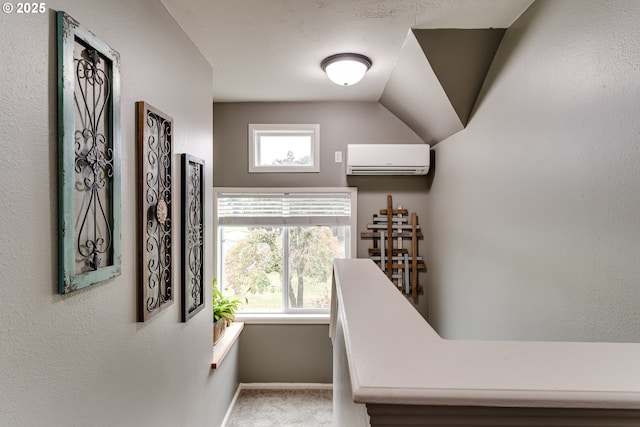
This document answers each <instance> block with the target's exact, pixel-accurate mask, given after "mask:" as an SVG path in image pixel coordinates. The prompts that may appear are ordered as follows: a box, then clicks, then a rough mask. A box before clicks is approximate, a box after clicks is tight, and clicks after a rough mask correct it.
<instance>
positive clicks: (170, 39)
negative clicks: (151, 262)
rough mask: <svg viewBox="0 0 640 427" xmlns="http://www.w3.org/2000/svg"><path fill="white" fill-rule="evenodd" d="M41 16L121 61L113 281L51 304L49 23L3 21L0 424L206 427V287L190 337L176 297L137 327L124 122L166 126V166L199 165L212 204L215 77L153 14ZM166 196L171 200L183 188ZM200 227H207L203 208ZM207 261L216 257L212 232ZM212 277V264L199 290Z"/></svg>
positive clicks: (38, 17) (53, 182)
mask: <svg viewBox="0 0 640 427" xmlns="http://www.w3.org/2000/svg"><path fill="white" fill-rule="evenodd" d="M47 7H51V8H54V9H61V10H65V11H66V12H68V13H69V14H70V15H71V16H73V17H74V18H76V19H77V20H78V21H79V22H80V23H81V24H82V25H84V26H85V27H87V28H89V29H90V30H92V31H93V32H94V33H95V34H96V35H97V36H98V37H100V38H101V39H102V40H104V41H105V42H107V43H109V44H110V45H111V46H112V47H113V48H114V49H116V50H118V52H119V53H120V55H121V60H122V68H121V81H122V86H121V90H122V114H121V119H122V184H123V185H122V274H121V275H120V276H119V277H117V278H115V279H112V280H109V281H107V282H105V283H103V284H99V285H95V286H92V287H91V288H89V289H86V290H83V291H78V292H76V293H73V294H70V295H68V296H60V295H57V294H56V288H57V219H58V218H57V197H56V193H57V191H56V190H57V178H56V176H57V166H56V159H57V149H56V145H57V137H56V102H57V101H56V100H57V98H56V89H57V80H56V35H55V34H56V33H55V14H54V12H53V11H52V10H49V11H47V13H45V14H29V15H17V14H15V13H13V14H10V15H9V14H2V16H1V17H0V22H1V23H0V35H1V37H0V52H2V79H0V117H1V120H0V159H1V160H0V162H1V163H2V166H1V167H0V182H2V184H3V185H1V186H0V200H2V215H0V230H1V231H2V239H1V241H0V265H1V267H0V283H1V284H2V286H0V300H1V301H2V309H1V310H0V325H1V326H0V395H1V396H2V399H1V400H2V403H1V404H0V420H2V421H0V424H2V425H11V426H35V425H38V426H45V425H46V426H72V425H75V426H80V425H91V426H149V425H154V426H167V427H175V426H194V427H196V426H197V427H201V426H203V425H214V422H215V420H216V419H218V417H219V409H216V408H215V403H214V404H212V402H214V401H216V400H215V399H217V397H218V396H219V395H222V394H223V393H221V390H222V389H223V386H222V385H221V382H219V380H220V377H221V375H220V373H215V374H214V373H212V372H211V368H210V366H211V325H212V313H211V305H210V302H209V301H210V296H211V294H210V289H209V287H207V292H206V296H205V301H206V302H207V308H206V309H205V310H204V311H203V312H201V313H199V314H198V315H196V316H195V317H194V318H193V319H191V320H190V321H189V322H188V323H181V322H180V302H181V300H180V296H179V292H176V301H175V303H174V304H173V305H172V306H171V307H169V308H167V309H166V311H165V312H164V313H161V314H159V315H158V316H156V317H154V318H153V319H152V320H151V321H149V322H147V323H144V324H142V323H137V322H136V307H137V301H136V289H137V283H136V240H137V239H136V237H137V230H136V210H135V206H136V194H135V193H136V191H135V182H136V180H135V176H136V175H135V120H134V117H135V116H134V105H135V102H136V101H140V100H144V101H147V102H149V103H150V104H151V105H153V106H155V107H157V108H159V109H160V110H162V111H164V112H165V113H167V114H169V115H171V116H172V117H173V119H174V123H175V129H174V131H175V132H174V152H175V153H176V157H175V158H174V160H177V159H178V156H177V154H178V153H181V152H189V153H191V154H194V155H196V156H198V157H201V158H203V159H205V160H206V162H207V163H206V168H205V183H206V184H205V188H206V197H207V200H212V181H213V173H212V170H213V168H212V161H211V158H212V146H211V140H212V105H211V90H212V70H211V67H210V65H209V64H208V63H207V62H206V61H205V60H204V58H203V57H202V55H201V54H200V53H199V51H198V50H197V49H196V48H195V46H194V45H193V44H192V43H191V41H190V40H189V39H188V38H187V37H186V35H185V34H184V32H183V31H182V30H181V29H180V27H179V26H178V25H177V24H176V22H175V21H174V20H173V18H172V17H171V16H170V14H169V13H168V12H167V11H166V9H165V8H164V6H163V5H162V4H161V2H159V1H156V0H129V1H122V0H118V1H102V0H96V1H91V2H86V1H83V0H64V1H57V0H52V1H49V2H47ZM187 76H188V77H187ZM178 170H179V169H177V168H176V169H175V170H174V172H175V173H176V174H177V171H178ZM175 182H179V180H176V181H175ZM174 191H175V193H174V194H175V198H174V200H180V187H179V186H178V185H176V186H174ZM178 206H179V204H178V203H176V204H175V205H174V209H175V211H174V212H173V214H174V216H175V217H176V218H179V217H180V215H179V209H178ZM205 215H206V221H207V222H208V223H211V222H212V218H213V209H212V207H211V206H209V207H208V208H206V209H205ZM180 237H181V236H180V231H179V227H178V229H176V230H174V238H175V239H176V241H180ZM205 251H206V253H207V254H209V256H210V255H211V254H213V229H212V228H208V229H206V234H205ZM179 254H180V252H179V245H174V256H175V257H176V259H179V256H180V255H179ZM212 277H213V265H212V262H211V261H209V262H207V263H206V265H205V281H206V283H210V281H211V279H212ZM174 283H180V273H179V269H177V268H176V269H175V270H174ZM176 289H178V288H176ZM225 381H226V380H225ZM228 381H229V382H230V383H233V382H234V381H237V379H236V380H234V379H233V378H232V377H231V378H228ZM233 386H234V385H233V384H229V387H230V388H233ZM216 402H217V401H216ZM222 416H224V413H222Z"/></svg>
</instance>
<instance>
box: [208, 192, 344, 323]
mask: <svg viewBox="0 0 640 427" xmlns="http://www.w3.org/2000/svg"><path fill="white" fill-rule="evenodd" d="M349 191H351V190H349ZM353 191H355V190H353ZM346 195H347V197H345V195H339V197H337V198H329V197H327V196H326V195H324V197H319V198H318V199H314V197H313V195H306V196H305V197H306V198H300V197H295V196H292V195H291V194H288V195H284V196H283V195H280V196H279V197H281V198H283V200H284V199H287V196H288V197H289V200H285V201H284V202H283V201H282V200H278V201H277V202H274V200H275V198H274V197H271V198H265V197H264V196H263V197H257V196H255V195H253V196H252V197H248V196H247V197H242V196H239V195H237V194H234V195H233V196H229V198H228V199H227V200H226V201H223V202H222V203H223V204H224V206H222V207H221V208H220V209H219V210H218V221H219V227H218V240H219V249H220V250H219V254H218V256H219V258H218V263H219V264H218V265H219V269H218V270H219V275H220V277H221V280H219V282H220V284H221V287H222V290H223V293H225V294H228V295H242V294H244V295H245V296H246V297H247V299H248V304H245V305H244V307H243V309H244V311H246V312H271V313H273V312H281V313H295V312H327V311H328V309H329V304H330V299H331V298H330V297H331V272H332V266H333V260H334V259H336V258H344V257H345V256H349V254H350V253H351V233H350V228H351V224H350V221H351V217H350V213H351V203H352V202H351V197H350V194H349V193H346ZM219 197H222V198H223V199H224V196H219ZM218 200H219V201H218V206H219V207H220V206H221V202H220V199H218ZM336 200H337V201H338V202H337V203H336ZM281 203H282V204H281ZM280 204H281V205H280ZM336 206H338V207H337V208H336ZM345 212H347V214H345ZM265 222H266V223H268V222H272V223H273V225H253V224H252V223H260V224H264V223H265ZM300 222H303V223H305V225H301V224H298V223H300ZM307 224H310V225H307Z"/></svg>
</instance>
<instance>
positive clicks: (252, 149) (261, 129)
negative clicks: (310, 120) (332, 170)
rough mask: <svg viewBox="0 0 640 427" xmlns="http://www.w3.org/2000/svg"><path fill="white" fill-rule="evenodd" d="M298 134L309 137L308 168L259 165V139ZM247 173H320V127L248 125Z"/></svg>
mask: <svg viewBox="0 0 640 427" xmlns="http://www.w3.org/2000/svg"><path fill="white" fill-rule="evenodd" d="M288 133H290V134H300V133H308V134H310V135H311V145H312V147H311V165H309V166H284V165H280V166H274V165H259V164H258V162H257V160H258V153H259V152H260V150H259V149H258V145H259V144H260V137H261V136H262V135H268V134H281V135H285V134H288ZM248 142H249V173H269V172H274V173H282V172H320V125H319V124H249V135H248Z"/></svg>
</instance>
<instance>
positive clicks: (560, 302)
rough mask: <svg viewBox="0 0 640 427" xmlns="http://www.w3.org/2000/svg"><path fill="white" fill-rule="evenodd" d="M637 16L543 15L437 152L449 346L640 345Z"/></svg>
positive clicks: (547, 5)
mask: <svg viewBox="0 0 640 427" xmlns="http://www.w3.org/2000/svg"><path fill="white" fill-rule="evenodd" d="M638 22H640V2H637V1H577V0H576V1H572V0H563V1H544V0H542V1H541V0H538V1H536V2H535V3H534V4H533V6H532V7H531V8H529V10H528V11H527V12H526V13H525V14H523V16H521V17H520V19H519V20H518V21H516V23H515V24H514V25H513V26H512V28H510V29H509V30H507V32H506V35H505V38H504V39H503V42H502V45H501V47H500V49H499V51H498V54H497V56H496V59H495V62H494V64H493V65H492V69H491V71H490V73H489V76H488V79H487V82H485V87H484V88H483V93H482V94H481V98H480V104H479V106H477V107H476V111H475V114H474V115H473V116H472V118H471V121H470V123H469V125H468V127H467V129H465V130H464V131H462V132H460V133H459V134H457V135H454V136H452V137H451V138H449V139H447V140H445V141H443V142H442V143H440V144H438V145H437V146H436V162H435V176H434V181H433V186H432V188H431V190H430V192H429V194H428V196H427V203H428V207H427V209H428V215H427V218H426V219H427V220H428V221H429V224H428V226H429V229H430V230H429V232H430V234H431V236H430V239H427V242H429V243H428V244H429V246H428V250H427V251H428V259H430V260H431V268H430V272H429V281H430V297H431V299H430V304H431V306H430V315H431V321H432V323H433V325H434V326H435V327H436V328H437V329H438V330H439V332H440V333H442V334H443V335H444V336H446V337H450V338H479V339H524V340H585V341H634V342H637V341H638V340H640V314H639V311H638V302H639V301H640V286H638V284H639V281H640V215H639V213H640V120H639V119H640V79H639V78H638V76H639V74H638V73H639V70H640V26H638Z"/></svg>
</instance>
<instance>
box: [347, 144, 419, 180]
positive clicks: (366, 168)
mask: <svg viewBox="0 0 640 427" xmlns="http://www.w3.org/2000/svg"><path fill="white" fill-rule="evenodd" d="M427 172H429V145H427V144H348V145H347V175H426V174H427Z"/></svg>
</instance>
